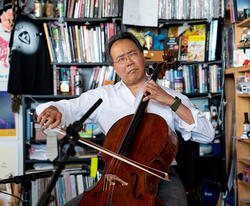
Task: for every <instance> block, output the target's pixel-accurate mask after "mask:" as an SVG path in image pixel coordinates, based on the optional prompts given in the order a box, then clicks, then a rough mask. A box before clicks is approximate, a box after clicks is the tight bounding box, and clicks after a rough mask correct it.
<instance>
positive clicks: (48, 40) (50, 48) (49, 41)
mask: <svg viewBox="0 0 250 206" xmlns="http://www.w3.org/2000/svg"><path fill="white" fill-rule="evenodd" d="M43 28H44V33H45V37H46V41H47V45H48V50H49V57H50V61H51V62H54V54H53V51H52V44H51V37H50V35H49V30H48V26H47V24H46V23H45V22H44V23H43Z"/></svg>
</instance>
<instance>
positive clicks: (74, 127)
mask: <svg viewBox="0 0 250 206" xmlns="http://www.w3.org/2000/svg"><path fill="white" fill-rule="evenodd" d="M102 101H103V100H102V99H101V98H100V99H98V100H97V101H96V103H95V104H94V105H93V106H92V107H91V108H90V109H89V110H88V111H87V112H86V114H84V115H83V116H82V118H81V119H80V120H78V121H75V122H74V123H73V124H70V125H69V126H68V127H67V129H66V133H67V135H69V136H72V137H73V140H74V141H76V140H78V139H79V134H78V132H79V131H80V130H81V129H82V127H83V123H84V121H85V120H86V119H87V118H88V117H89V116H90V115H91V114H92V113H93V112H94V111H95V109H96V108H97V107H98V106H99V105H100V104H101V103H102ZM67 135H66V136H67ZM66 136H65V137H66ZM74 141H73V142H74ZM73 142H70V146H69V148H68V150H67V152H66V153H65V155H64V156H63V158H62V160H61V161H60V162H59V164H58V167H57V169H56V171H55V172H54V174H53V176H52V177H51V180H50V182H49V184H48V186H47V189H46V190H45V191H44V192H43V194H42V196H41V197H40V199H39V201H38V203H37V206H46V205H48V204H49V202H50V199H51V191H52V190H53V188H54V186H55V184H56V182H57V180H58V178H59V175H60V174H61V171H62V170H63V169H64V166H65V164H66V162H67V160H68V158H69V154H70V153H71V154H72V153H74V152H73V150H74V144H73Z"/></svg>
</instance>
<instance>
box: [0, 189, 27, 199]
mask: <svg viewBox="0 0 250 206" xmlns="http://www.w3.org/2000/svg"><path fill="white" fill-rule="evenodd" d="M0 193H3V194H6V195H9V196H12V197H15V198H16V199H18V200H19V201H21V202H23V200H22V199H21V198H20V197H18V196H16V195H13V194H10V193H8V192H4V191H1V190H0Z"/></svg>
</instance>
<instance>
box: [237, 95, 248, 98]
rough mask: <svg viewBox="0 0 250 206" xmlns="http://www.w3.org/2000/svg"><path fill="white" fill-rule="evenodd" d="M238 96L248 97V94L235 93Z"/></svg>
mask: <svg viewBox="0 0 250 206" xmlns="http://www.w3.org/2000/svg"><path fill="white" fill-rule="evenodd" d="M237 95H238V97H243V98H249V97H250V94H237Z"/></svg>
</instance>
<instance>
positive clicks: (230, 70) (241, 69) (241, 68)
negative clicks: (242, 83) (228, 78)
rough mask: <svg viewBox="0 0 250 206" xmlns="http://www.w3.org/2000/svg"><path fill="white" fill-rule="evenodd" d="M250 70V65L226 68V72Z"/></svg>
mask: <svg viewBox="0 0 250 206" xmlns="http://www.w3.org/2000/svg"><path fill="white" fill-rule="evenodd" d="M249 71H250V65H247V66H242V67H234V68H229V69H226V70H225V74H226V75H227V74H234V73H236V72H249Z"/></svg>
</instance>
